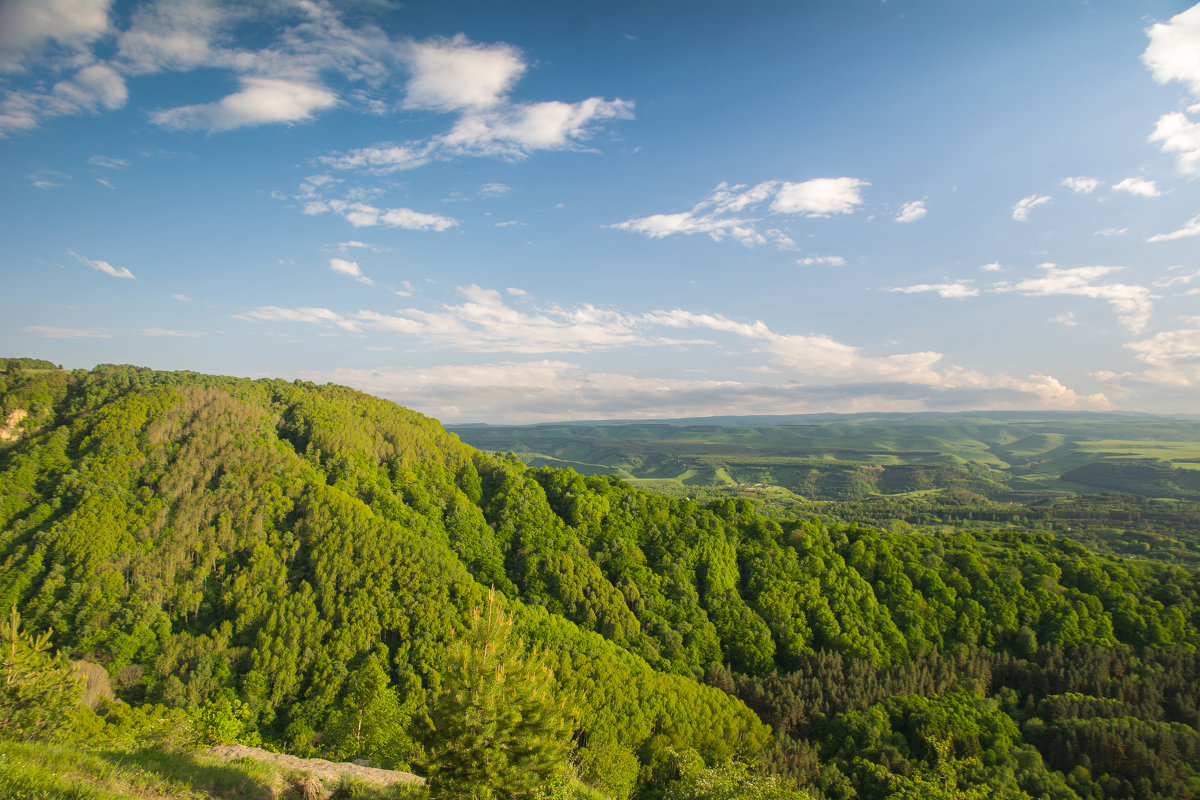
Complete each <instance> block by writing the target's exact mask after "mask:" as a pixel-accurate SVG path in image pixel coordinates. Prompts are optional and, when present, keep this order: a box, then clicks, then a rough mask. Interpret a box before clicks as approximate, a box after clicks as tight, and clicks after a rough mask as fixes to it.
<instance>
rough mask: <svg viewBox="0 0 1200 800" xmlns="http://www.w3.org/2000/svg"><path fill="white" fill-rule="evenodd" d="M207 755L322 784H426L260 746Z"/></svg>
mask: <svg viewBox="0 0 1200 800" xmlns="http://www.w3.org/2000/svg"><path fill="white" fill-rule="evenodd" d="M203 752H204V753H206V754H208V755H211V756H214V757H215V758H219V759H221V760H223V761H233V760H234V759H237V758H252V759H254V760H255V761H265V762H267V763H269V764H276V765H278V766H280V767H283V768H284V769H290V770H296V771H298V772H307V773H308V774H310V775H312V776H313V777H315V778H316V779H318V780H319V781H321V783H323V784H336V783H337V782H339V781H340V780H342V778H351V779H353V780H358V781H363V782H364V783H373V784H376V785H378V786H391V785H392V784H394V783H416V784H424V783H425V779H424V778H422V777H420V776H417V775H413V774H412V773H411V772H400V771H398V770H390V769H376V768H375V767H364V766H362V765H360V764H347V763H340V764H339V763H334V762H332V761H326V760H325V759H323V758H297V757H296V756H289V755H282V754H280V753H271V752H268V751H266V750H263V749H261V748H258V747H247V746H246V745H244V744H224V745H220V746H218V747H210V748H208V749H207V750H204V751H203Z"/></svg>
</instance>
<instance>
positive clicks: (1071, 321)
mask: <svg viewBox="0 0 1200 800" xmlns="http://www.w3.org/2000/svg"><path fill="white" fill-rule="evenodd" d="M1054 321H1055V322H1058V323H1060V324H1062V325H1066V326H1067V327H1068V328H1074V327H1075V326H1077V325H1078V324H1079V322H1078V321H1077V320H1076V319H1075V312H1074V311H1064V312H1063V313H1061V314H1059V315H1058V316H1057V317H1055V318H1054Z"/></svg>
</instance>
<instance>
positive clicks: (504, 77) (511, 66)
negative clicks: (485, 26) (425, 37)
mask: <svg viewBox="0 0 1200 800" xmlns="http://www.w3.org/2000/svg"><path fill="white" fill-rule="evenodd" d="M405 60H406V61H407V62H408V65H409V68H410V69H411V70H412V77H411V78H410V79H409V82H408V89H407V92H406V94H405V99H404V106H405V107H406V108H420V109H433V110H435V111H460V110H463V109H480V108H490V107H492V106H495V105H498V104H499V103H500V102H501V101H502V98H503V97H504V95H506V94H507V93H508V91H509V89H511V88H512V86H513V84H515V83H516V82H517V80H518V79H519V78H520V77H521V75H522V74H523V73H524V72H525V69H526V67H525V61H524V59H523V58H522V56H521V52H520V51H519V50H518V49H517V48H515V47H513V46H512V45H508V44H503V43H499V44H491V45H486V44H477V43H475V42H471V41H469V40H468V39H467V38H466V37H465V36H463V35H462V34H459V35H458V36H455V37H454V38H453V39H431V40H429V41H425V42H414V43H412V44H411V45H410V47H409V50H408V53H407V55H406V56H405Z"/></svg>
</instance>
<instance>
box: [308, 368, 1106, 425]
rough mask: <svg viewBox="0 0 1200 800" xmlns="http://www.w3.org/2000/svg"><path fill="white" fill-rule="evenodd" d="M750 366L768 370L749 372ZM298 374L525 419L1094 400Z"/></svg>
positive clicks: (967, 381)
mask: <svg viewBox="0 0 1200 800" xmlns="http://www.w3.org/2000/svg"><path fill="white" fill-rule="evenodd" d="M757 372H758V374H767V375H771V374H774V373H773V372H771V371H765V372H764V371H762V370H759V371H757ZM297 377H301V378H304V379H306V380H312V381H318V382H325V381H333V382H336V383H343V384H349V385H351V386H355V387H357V388H359V389H362V390H364V391H367V392H370V393H372V394H377V395H380V396H383V397H388V398H391V399H394V400H396V401H397V402H400V403H402V404H403V405H405V406H408V407H411V408H416V409H419V410H421V411H423V412H425V413H427V414H431V415H433V416H434V417H436V418H438V419H441V420H444V421H447V422H478V421H481V420H486V421H488V422H492V423H505V422H507V423H511V424H519V423H529V422H537V421H545V420H554V419H557V420H562V419H603V418H607V419H654V418H664V417H699V416H711V415H725V414H729V415H737V414H795V413H804V412H831V411H836V412H843V413H845V412H856V411H864V412H865V411H875V412H878V411H881V410H889V411H928V410H939V409H941V408H946V407H949V408H956V407H969V408H978V409H996V408H1044V407H1047V406H1049V407H1053V408H1097V409H1108V408H1111V404H1110V403H1109V402H1108V400H1107V399H1106V398H1105V397H1104V396H1103V395H1101V394H1096V395H1090V396H1084V395H1079V394H1077V393H1075V392H1074V391H1072V390H1071V389H1069V388H1067V387H1065V386H1063V385H1062V384H1061V383H1060V382H1059V381H1057V380H1055V379H1054V378H1053V377H1050V376H1045V375H1032V376H1029V378H1027V379H1012V378H1007V377H1004V376H1000V377H997V378H993V379H986V378H983V377H982V376H978V375H975V374H972V373H966V372H963V373H962V374H961V375H960V376H959V378H957V379H956V380H955V381H954V382H953V385H945V386H924V385H920V384H914V383H904V382H899V381H886V382H873V383H854V384H825V385H812V384H808V383H798V382H791V381H785V382H781V383H753V382H746V381H733V380H712V379H703V378H690V379H681V378H672V377H657V376H656V377H643V376H635V375H629V374H622V373H614V372H603V371H589V370H588V369H587V368H585V367H584V366H583V365H581V364H576V363H572V362H568V361H561V360H550V359H542V360H533V361H506V362H501V363H489V364H452V365H438V366H430V367H411V368H400V367H380V368H376V369H350V368H340V369H335V370H329V371H323V372H305V373H301V374H299V375H298V376H297Z"/></svg>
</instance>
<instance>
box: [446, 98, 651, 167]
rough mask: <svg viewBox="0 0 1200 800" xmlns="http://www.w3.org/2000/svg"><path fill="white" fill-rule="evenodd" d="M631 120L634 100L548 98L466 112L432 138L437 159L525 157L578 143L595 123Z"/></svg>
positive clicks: (589, 132)
mask: <svg viewBox="0 0 1200 800" xmlns="http://www.w3.org/2000/svg"><path fill="white" fill-rule="evenodd" d="M613 119H633V103H632V102H629V101H627V100H620V99H617V100H604V99H602V98H599V97H591V98H588V99H587V100H581V101H580V102H578V103H563V102H559V101H547V102H543V103H531V104H527V105H505V106H500V107H497V108H494V109H483V110H478V111H470V112H468V113H466V114H464V115H463V116H461V117H460V118H459V119H458V121H457V122H455V124H454V126H453V127H452V128H451V129H450V131H449V132H447V133H445V134H443V135H441V136H438V137H436V138H435V139H434V140H433V141H432V145H433V150H434V152H435V153H437V154H438V156H439V157H441V158H450V157H454V156H494V157H499V158H506V159H510V160H519V159H522V158H525V157H526V156H528V155H529V154H530V153H532V152H534V151H537V150H563V149H570V148H573V147H578V146H579V142H581V141H582V140H585V139H587V138H589V137H590V135H591V133H592V130H593V127H594V124H595V123H596V122H600V121H605V120H613Z"/></svg>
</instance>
